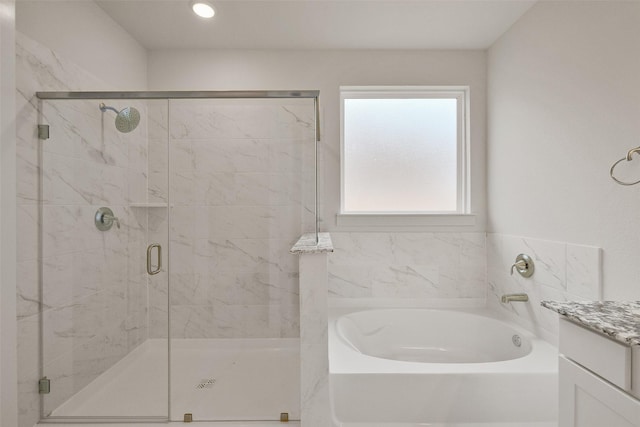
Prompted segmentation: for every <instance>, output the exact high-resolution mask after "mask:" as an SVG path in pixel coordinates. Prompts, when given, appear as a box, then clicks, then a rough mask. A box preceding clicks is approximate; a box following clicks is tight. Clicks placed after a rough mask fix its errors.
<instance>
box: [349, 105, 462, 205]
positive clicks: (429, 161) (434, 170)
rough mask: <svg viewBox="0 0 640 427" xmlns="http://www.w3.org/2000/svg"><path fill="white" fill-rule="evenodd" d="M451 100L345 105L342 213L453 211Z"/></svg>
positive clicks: (454, 108)
mask: <svg viewBox="0 0 640 427" xmlns="http://www.w3.org/2000/svg"><path fill="white" fill-rule="evenodd" d="M457 123H458V117H457V100H456V99H345V100H344V210H345V212H451V211H454V212H455V211H457V209H458V207H457V199H458V192H457V186H458V184H457V177H458V170H457V158H458V157H457V149H458V142H457V141H458V140H457V138H458V135H457V128H458V125H457Z"/></svg>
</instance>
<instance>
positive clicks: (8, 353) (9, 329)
mask: <svg viewBox="0 0 640 427" xmlns="http://www.w3.org/2000/svg"><path fill="white" fill-rule="evenodd" d="M14 33H15V3H14V1H13V0H2V1H0V52H2V55H1V56H0V164H1V166H0V171H1V174H0V200H1V202H2V203H1V205H2V210H0V236H1V242H2V243H1V245H0V337H2V339H1V340H0V426H2V427H13V426H15V425H17V419H18V396H17V395H18V393H17V372H16V371H17V352H16V298H15V295H16V250H15V247H16V126H15V114H16V106H15V102H16V98H15V91H16V86H15V36H14Z"/></svg>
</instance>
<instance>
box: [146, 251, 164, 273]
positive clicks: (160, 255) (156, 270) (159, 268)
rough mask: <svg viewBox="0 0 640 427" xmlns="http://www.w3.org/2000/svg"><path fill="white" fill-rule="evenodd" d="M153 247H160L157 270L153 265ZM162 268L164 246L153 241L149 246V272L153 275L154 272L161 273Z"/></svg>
mask: <svg viewBox="0 0 640 427" xmlns="http://www.w3.org/2000/svg"><path fill="white" fill-rule="evenodd" d="M153 248H158V251H157V253H158V266H157V268H156V269H155V270H154V269H153V266H152V265H151V252H153ZM161 269H162V246H160V243H152V244H150V245H149V246H147V274H149V275H151V276H153V275H154V274H158V273H160V270H161Z"/></svg>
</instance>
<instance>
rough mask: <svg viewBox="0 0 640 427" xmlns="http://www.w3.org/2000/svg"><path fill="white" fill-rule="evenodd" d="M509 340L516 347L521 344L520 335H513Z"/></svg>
mask: <svg viewBox="0 0 640 427" xmlns="http://www.w3.org/2000/svg"><path fill="white" fill-rule="evenodd" d="M511 342H512V343H513V345H515V346H516V347H520V346H521V345H522V340H521V339H520V335H514V336H512V337H511Z"/></svg>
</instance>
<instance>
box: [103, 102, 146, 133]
mask: <svg viewBox="0 0 640 427" xmlns="http://www.w3.org/2000/svg"><path fill="white" fill-rule="evenodd" d="M107 110H111V111H114V112H115V113H116V114H117V116H116V129H118V130H119V131H120V132H122V133H127V132H131V131H132V130H134V129H135V128H136V127H137V126H138V124H139V123H140V112H139V111H138V110H136V109H135V108H133V107H126V108H123V109H122V110H116V109H115V108H113V107H109V106H107V105H104V103H102V104H100V111H102V112H103V113H104V112H105V111H107Z"/></svg>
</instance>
